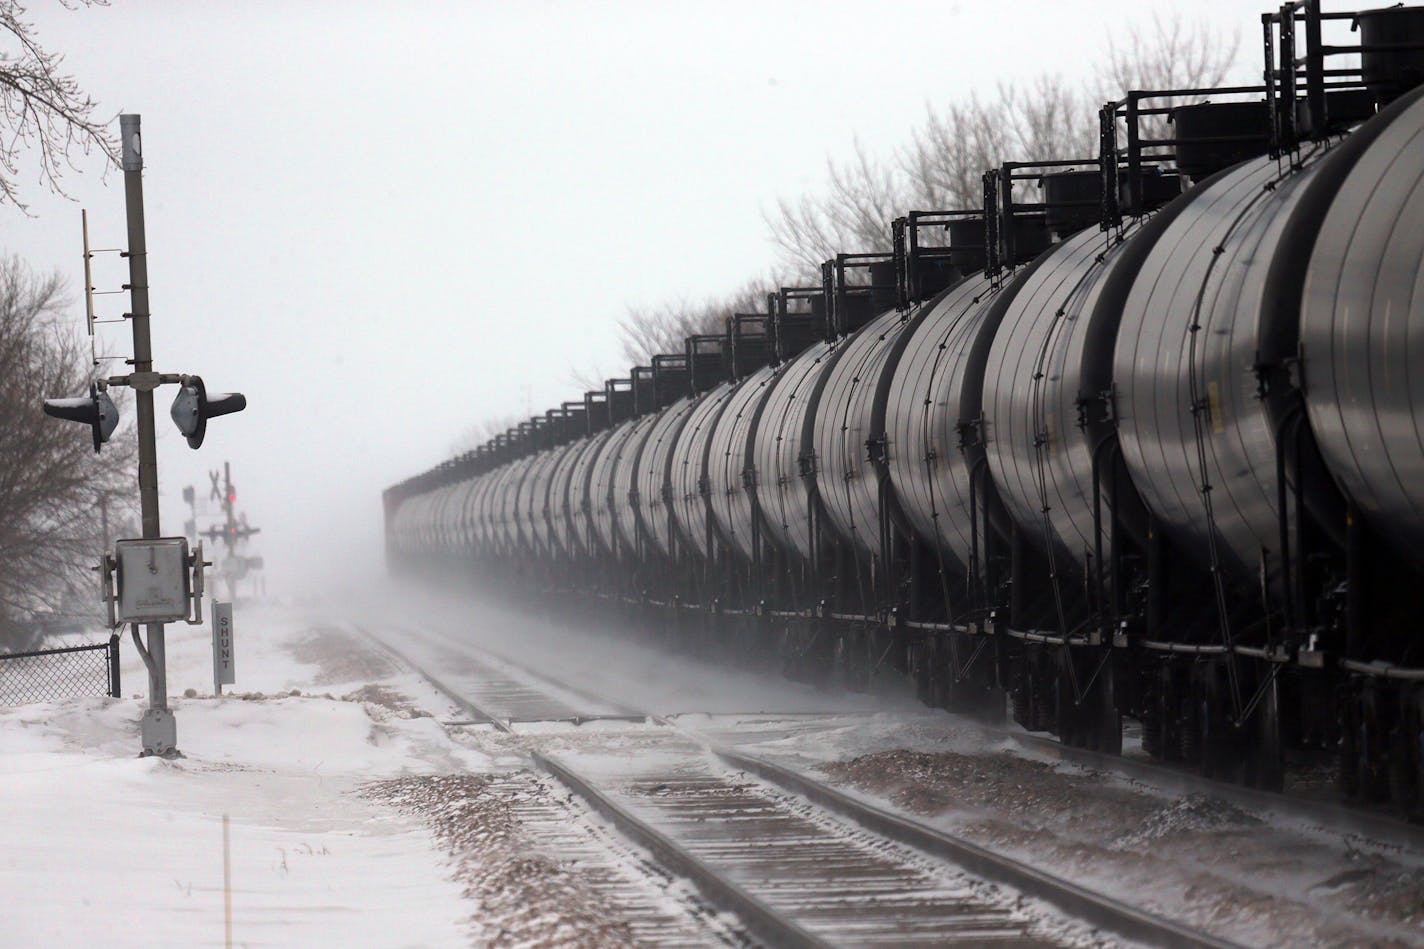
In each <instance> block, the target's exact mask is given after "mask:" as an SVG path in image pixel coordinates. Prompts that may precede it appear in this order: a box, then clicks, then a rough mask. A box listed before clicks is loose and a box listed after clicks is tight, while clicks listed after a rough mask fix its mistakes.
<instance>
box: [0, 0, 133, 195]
mask: <svg viewBox="0 0 1424 949" xmlns="http://www.w3.org/2000/svg"><path fill="white" fill-rule="evenodd" d="M61 3H63V5H64V6H65V7H67V8H70V9H74V8H75V7H76V6H102V5H104V0H61ZM63 66H64V57H63V56H61V55H59V54H58V53H55V52H52V51H51V50H48V49H46V48H45V47H44V46H42V45H40V42H39V40H38V39H37V38H36V37H35V32H34V25H33V24H32V23H30V22H29V21H28V20H27V19H26V12H25V7H24V5H23V4H21V3H19V2H17V0H0V203H8V204H11V205H14V206H15V207H18V208H20V209H22V210H23V209H25V207H26V205H25V203H24V202H23V201H21V200H20V186H19V183H18V178H19V175H20V168H21V156H23V155H32V156H33V158H34V160H35V161H37V162H38V163H39V178H40V181H41V182H43V183H44V184H45V186H47V187H48V188H50V189H51V190H53V191H56V192H59V193H61V194H63V193H64V191H63V188H62V187H61V184H60V182H61V179H62V178H63V177H64V172H65V170H66V169H72V168H74V157H75V155H76V154H81V155H88V154H90V153H91V152H94V151H98V152H99V153H101V154H102V155H104V157H105V158H106V159H107V160H108V161H109V162H110V163H111V164H117V163H118V146H117V144H116V142H115V141H114V137H113V136H112V135H111V134H110V133H109V131H108V129H107V128H106V126H107V124H108V120H107V119H104V120H101V119H99V118H96V116H95V111H96V110H97V109H98V104H97V103H96V102H95V101H94V100H93V99H92V98H91V97H90V96H89V95H88V94H86V93H85V92H84V91H83V90H81V89H80V88H79V83H78V82H77V81H76V80H75V79H74V77H73V76H71V75H69V74H67V73H65V72H64V71H63Z"/></svg>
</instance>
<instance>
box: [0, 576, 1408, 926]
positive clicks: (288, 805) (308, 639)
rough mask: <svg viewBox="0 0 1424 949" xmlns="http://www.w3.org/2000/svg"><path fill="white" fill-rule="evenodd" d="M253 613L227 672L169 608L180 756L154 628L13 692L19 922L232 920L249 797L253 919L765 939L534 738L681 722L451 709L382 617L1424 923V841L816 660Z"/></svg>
mask: <svg viewBox="0 0 1424 949" xmlns="http://www.w3.org/2000/svg"><path fill="white" fill-rule="evenodd" d="M235 628H236V669H237V680H238V681H237V685H236V686H235V687H233V689H232V694H230V695H228V696H225V697H222V698H214V697H213V696H212V695H211V690H212V685H211V652H210V645H209V632H208V630H207V629H206V628H194V627H187V626H176V627H169V643H168V671H169V684H170V693H171V695H172V699H171V704H172V706H173V708H174V711H175V713H176V715H177V721H178V744H179V747H180V748H181V749H182V750H183V752H184V757H182V758H180V759H177V760H173V761H164V760H157V759H141V758H139V757H137V753H138V749H139V737H138V721H139V718H140V716H141V715H142V712H143V708H144V705H145V702H144V701H143V700H142V699H140V698H139V696H140V695H143V694H145V693H146V687H147V678H146V675H145V673H144V671H143V668H142V665H141V663H140V662H139V661H138V659H137V657H136V656H135V654H134V650H133V648H132V645H131V644H129V643H128V642H125V644H124V647H123V656H124V663H123V679H124V684H125V689H124V692H125V694H126V695H127V696H128V697H126V698H123V699H106V698H87V699H76V700H72V701H67V702H60V703H45V704H35V705H28V706H21V707H13V708H3V707H0V949H5V947H9V946H25V947H28V946H97V945H103V946H167V945H182V946H202V945H219V946H221V945H223V940H224V898H223V897H224V892H223V836H222V821H223V817H224V816H225V815H226V816H227V817H228V818H229V821H230V832H231V881H232V882H231V902H232V932H233V944H234V945H238V946H303V947H305V946H328V945H330V946H342V947H358V946H383V947H384V946H463V945H472V944H473V945H482V946H483V945H501V946H503V945H523V946H544V945H553V944H557V945H577V946H588V947H598V949H602V947H605V946H610V945H635V944H643V943H646V942H647V941H648V939H646V938H645V936H646V934H647V933H649V932H653V931H657V932H661V933H663V934H664V935H663V938H662V939H661V941H662V942H663V943H664V944H674V945H684V944H716V943H725V942H727V941H729V940H730V941H736V938H737V937H736V933H735V923H733V922H729V921H718V920H715V919H711V918H710V917H708V916H707V914H706V912H705V907H703V908H701V909H699V907H698V904H697V898H696V895H695V894H692V893H690V892H684V891H685V890H686V889H687V888H686V887H685V886H683V887H682V888H681V889H679V884H678V883H677V881H672V880H669V879H663V878H658V877H657V874H656V873H655V872H654V871H653V869H651V863H650V861H648V859H647V858H646V855H642V854H641V853H640V852H638V851H637V848H636V847H634V846H632V845H630V844H628V843H627V842H623V843H619V842H617V841H616V840H614V838H615V837H616V835H615V834H613V833H612V831H611V830H610V829H609V828H608V827H607V826H605V825H603V824H601V822H600V820H599V819H598V818H597V817H596V816H594V815H592V814H591V813H589V812H587V809H586V808H582V807H581V806H579V805H577V804H576V803H574V802H572V801H571V800H570V799H569V796H568V794H567V792H566V791H564V790H562V789H560V788H559V787H558V786H557V785H555V784H554V783H552V782H550V781H548V780H546V779H544V778H541V777H540V776H538V775H537V774H534V773H532V772H530V771H529V770H528V761H527V757H526V756H525V752H526V751H527V750H528V748H529V747H531V746H533V745H537V746H538V747H539V748H540V749H541V750H543V751H546V752H552V753H555V754H559V755H572V756H575V757H577V758H578V759H579V760H580V761H584V762H586V761H587V760H589V759H590V756H593V758H594V759H595V760H597V761H598V762H600V767H601V768H603V769H604V770H608V769H613V770H615V771H616V770H618V769H620V768H631V767H633V766H634V765H637V766H639V767H644V768H647V767H652V766H653V765H654V764H655V763H656V761H657V756H658V755H659V754H660V753H661V752H660V749H662V748H663V747H664V746H665V744H666V741H667V739H668V737H669V734H670V733H669V730H667V729H659V728H657V727H655V726H649V725H643V724H641V723H631V722H625V721H617V720H605V721H594V722H590V723H587V724H583V725H581V726H579V725H573V724H568V723H562V722H557V721H541V722H539V723H532V722H531V723H526V724H521V725H518V726H517V727H516V729H515V732H516V733H515V734H513V735H509V734H502V733H498V732H495V731H493V730H491V729H490V728H489V727H488V726H478V727H453V728H447V727H445V726H444V725H442V722H448V721H452V720H454V721H458V720H464V719H467V718H468V713H467V712H466V711H463V710H461V709H458V708H455V707H453V706H452V705H451V704H450V703H449V701H448V700H447V699H445V698H444V697H443V696H442V695H441V694H440V693H439V692H438V691H436V690H435V689H434V688H433V687H432V686H431V685H430V683H429V682H427V681H426V680H425V679H424V678H422V677H421V676H419V675H418V674H416V673H414V672H413V671H411V670H410V669H409V668H407V667H406V666H405V665H404V664H403V663H401V662H399V661H398V660H396V659H395V658H394V657H393V656H392V655H391V654H390V653H388V652H386V651H385V650H383V649H382V648H381V647H380V646H378V645H377V644H376V643H374V642H373V641H372V640H371V639H370V638H368V637H367V636H366V635H364V634H363V633H362V632H361V630H362V629H363V628H364V629H367V630H370V631H372V632H375V633H378V634H379V637H380V638H381V639H384V640H388V641H391V642H392V643H393V644H394V645H397V646H398V648H399V649H400V650H401V651H402V652H403V653H405V654H406V655H408V656H409V657H410V658H411V659H413V660H414V661H416V662H418V663H419V664H421V665H423V666H426V667H427V668H430V669H431V670H432V671H433V672H435V673H437V674H438V675H439V677H440V678H442V679H443V680H444V681H446V682H447V683H449V684H450V685H452V686H454V687H456V688H457V689H466V688H469V687H470V686H471V684H472V681H473V679H472V677H477V676H478V675H481V674H482V673H481V672H480V671H479V670H480V669H483V670H484V673H483V674H488V672H489V669H490V668H491V667H490V666H478V665H472V664H471V659H470V656H471V652H472V649H471V647H472V646H479V647H485V648H490V649H493V650H495V651H496V652H498V653H499V654H500V655H502V656H504V657H506V660H507V662H508V664H509V667H510V674H511V675H512V676H514V677H515V678H517V677H518V673H517V666H519V665H524V666H528V667H531V668H538V669H542V670H545V671H546V672H547V673H548V674H550V675H552V676H554V677H555V678H557V679H559V680H561V681H563V682H564V683H566V684H567V685H568V686H569V687H570V689H571V690H572V691H570V692H568V693H567V694H565V695H564V696H563V699H564V700H565V702H566V703H567V704H569V705H571V706H573V707H576V708H577V709H578V710H580V711H585V710H588V709H584V708H582V707H581V706H582V705H590V706H592V705H597V704H598V702H597V700H594V701H592V702H590V701H589V700H587V699H586V698H580V696H581V695H582V694H583V693H596V694H597V695H598V696H602V697H603V698H604V699H605V700H607V701H605V702H604V703H603V704H608V703H609V702H617V703H621V704H626V705H629V706H633V707H635V708H639V709H644V710H647V711H652V712H657V713H660V714H662V715H670V716H675V717H676V722H677V724H678V728H679V729H680V730H681V732H682V733H683V734H684V735H686V734H691V733H701V734H703V735H707V736H710V737H712V738H714V739H716V740H718V741H722V742H727V743H731V744H736V745H740V746H742V747H743V748H745V749H748V750H751V751H753V752H755V753H759V754H764V755H768V756H770V757H773V758H776V759H779V760H781V761H783V762H784V763H786V764H789V765H792V766H794V767H799V768H803V769H806V770H809V771H813V772H816V771H818V772H820V773H821V774H823V775H825V776H827V777H829V778H831V779H832V780H834V781H836V782H838V783H841V784H842V785H843V786H845V787H846V788H847V789H849V790H851V791H853V792H854V793H858V794H862V795H864V796H866V797H868V798H870V799H872V800H875V801H877V802H879V803H881V804H882V805H884V806H888V807H890V808H892V809H897V810H900V811H903V812H906V813H909V814H913V815H915V816H917V817H919V818H921V819H928V820H930V821H932V822H934V823H938V824H941V825H943V826H944V827H946V828H947V829H950V830H953V831H955V832H956V833H963V834H967V835H968V836H970V837H971V838H973V839H977V840H978V841H980V842H981V843H983V844H985V845H986V846H990V847H992V848H994V849H999V850H1003V851H1005V852H1009V853H1013V854H1016V855H1019V856H1022V857H1025V858H1027V859H1029V860H1030V861H1031V862H1034V863H1037V864H1039V865H1042V866H1045V867H1046V868H1050V869H1056V870H1057V872H1060V873H1063V874H1066V875H1068V876H1071V877H1073V878H1075V879H1079V880H1080V881H1082V882H1084V883H1085V884H1088V885H1091V886H1101V887H1103V888H1105V889H1107V890H1108V891H1111V892H1117V893H1118V894H1119V895H1121V896H1123V897H1125V898H1128V899H1130V900H1135V901H1139V902H1141V903H1142V904H1144V905H1149V906H1152V907H1153V908H1155V909H1158V910H1159V911H1162V912H1164V913H1166V914H1167V915H1173V916H1176V917H1178V918H1180V919H1184V920H1190V921H1191V922H1194V923H1196V924H1198V925H1203V926H1206V927H1207V928H1209V929H1212V930H1213V931H1216V932H1217V933H1218V934H1220V935H1225V936H1228V937H1229V938H1234V939H1239V940H1241V941H1243V942H1246V943H1249V944H1254V945H1275V944H1285V943H1288V944H1295V945H1307V944H1309V945H1341V944H1353V943H1355V942H1357V941H1364V942H1372V943H1374V944H1377V945H1382V946H1393V945H1400V946H1404V945H1416V944H1424V936H1419V930H1418V928H1417V927H1418V923H1419V920H1420V919H1424V902H1421V899H1424V854H1419V853H1415V852H1413V851H1411V850H1409V849H1408V848H1401V847H1390V846H1388V845H1385V846H1379V845H1377V844H1367V843H1366V842H1364V841H1361V840H1358V839H1351V838H1342V837H1338V836H1335V835H1332V834H1325V833H1314V832H1304V831H1302V830H1301V829H1300V828H1298V827H1294V826H1287V825H1278V824H1277V823H1276V822H1275V821H1273V820H1272V819H1271V818H1270V817H1268V816H1267V815H1247V814H1241V813H1237V812H1235V811H1232V810H1230V809H1223V808H1222V807H1220V806H1218V803H1219V802H1215V801H1214V800H1195V799H1179V797H1178V796H1177V795H1175V794H1172V793H1170V792H1164V791H1159V790H1152V789H1149V788H1146V787H1141V786H1138V785H1137V784H1135V783H1133V782H1125V781H1123V780H1121V779H1116V778H1113V777H1112V776H1110V775H1102V774H1098V773H1095V772H1087V771H1083V770H1082V769H1076V768H1069V767H1065V766H1062V765H1061V764H1058V763H1054V762H1052V761H1049V760H1039V758H1037V757H1035V756H1034V755H1033V754H1030V753H1025V752H1023V751H1022V750H1021V749H1020V750H1018V751H1015V747H1014V745H1013V743H1012V742H1008V741H1007V740H1006V739H1005V737H1004V735H1003V734H1002V733H1000V732H995V731H985V730H983V729H982V728H980V727H979V726H977V725H975V724H974V723H972V722H967V721H965V720H962V719H956V718H954V717H952V716H948V715H945V714H944V713H942V712H935V711H931V710H928V709H925V708H924V707H922V706H920V705H918V704H917V703H915V702H914V701H913V700H911V699H910V698H908V697H907V696H906V695H898V696H897V695H879V696H872V695H851V694H845V693H836V692H829V691H823V690H817V689H815V688H812V687H811V686H808V685H805V684H802V683H795V682H789V681H787V680H785V679H783V678H781V677H779V676H777V675H775V674H772V673H770V672H763V673H758V672H753V671H750V670H746V669H738V668H734V667H731V666H727V665H718V664H716V663H713V662H702V661H697V660H693V659H688V658H686V657H684V656H679V655H674V654H673V653H672V652H670V651H668V650H665V649H659V648H655V647H652V646H650V645H649V644H648V643H646V642H640V641H638V639H637V638H636V637H633V636H630V635H611V634H608V633H606V632H600V631H598V630H596V629H594V628H592V627H591V626H588V627H585V624H572V625H570V624H567V623H564V624H560V623H554V622H546V621H543V620H542V619H541V618H540V617H538V616H537V615H531V614H530V613H529V612H527V611H523V610H515V609H513V608H508V607H506V608H497V607H492V606H488V605H480V604H475V603H472V602H470V601H468V600H464V599H459V598H453V597H444V596H436V595H433V594H429V593H419V594H416V593H413V592H411V591H407V590H401V589H400V588H396V587H391V588H382V589H378V590H367V591H365V592H364V593H363V594H361V595H359V596H352V597H347V598H344V599H343V600H342V601H340V602H339V603H337V604H305V605H291V604H287V605H279V604H268V605H261V606H259V605H245V604H239V606H238V608H237V611H236V623H235ZM96 638H97V637H96ZM481 654H482V655H483V653H481ZM185 692H190V693H191V694H188V695H185ZM506 697H507V696H506ZM699 914H701V918H700V920H699ZM689 927H690V928H689ZM668 933H674V934H679V933H683V934H688V935H687V938H683V937H682V936H680V935H673V936H672V937H670V938H669V937H668V935H667V934H668ZM640 934H643V935H640Z"/></svg>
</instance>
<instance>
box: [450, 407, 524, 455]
mask: <svg viewBox="0 0 1424 949" xmlns="http://www.w3.org/2000/svg"><path fill="white" fill-rule="evenodd" d="M528 420H529V416H527V415H497V416H493V417H491V418H487V419H483V420H482V421H479V422H475V423H473V424H471V425H469V426H467V427H466V428H465V430H464V431H463V432H461V433H460V435H459V437H458V438H456V439H455V440H454V441H453V442H451V443H450V451H451V452H452V453H453V454H456V455H463V454H464V453H465V452H467V451H474V450H475V449H476V448H478V447H480V446H481V445H483V444H484V443H485V442H487V441H489V440H490V439H491V438H494V437H495V436H496V435H502V434H504V433H505V432H507V431H509V430H510V429H511V428H514V427H515V426H516V425H518V424H519V423H520V422H527V421H528Z"/></svg>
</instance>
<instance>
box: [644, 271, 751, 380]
mask: <svg viewBox="0 0 1424 949" xmlns="http://www.w3.org/2000/svg"><path fill="white" fill-rule="evenodd" d="M777 285H778V284H777V283H776V281H775V278H774V277H755V278H753V279H751V280H748V281H747V282H746V283H744V284H742V285H741V286H740V287H738V288H737V289H736V290H733V291H732V292H731V293H727V294H724V295H721V296H717V297H712V298H710V299H707V300H702V301H700V302H693V301H689V300H680V301H678V302H676V303H666V304H661V305H658V306H649V307H636V306H630V307H629V308H628V311H627V313H625V314H624V316H623V318H622V319H620V320H619V321H618V335H619V336H620V337H621V338H622V342H623V355H624V356H626V357H627V358H628V360H629V362H630V364H632V365H647V363H648V362H649V360H651V359H652V358H653V357H654V356H655V355H657V354H659V353H680V352H682V351H683V347H684V345H685V340H686V339H687V337H689V336H695V335H699V334H706V333H713V334H715V333H721V332H724V331H725V330H726V328H727V318H728V317H730V316H731V315H732V314H733V313H761V312H764V311H765V310H766V295H767V294H768V293H769V292H771V291H772V290H773V289H774V288H775V287H776V286H777Z"/></svg>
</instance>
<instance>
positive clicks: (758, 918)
mask: <svg viewBox="0 0 1424 949" xmlns="http://www.w3.org/2000/svg"><path fill="white" fill-rule="evenodd" d="M355 628H356V629H358V630H359V631H360V632H361V633H362V635H364V636H365V637H366V638H368V639H370V640H371V641H372V642H374V643H376V644H378V645H379V646H381V647H382V648H383V649H385V650H386V651H387V652H389V653H390V654H391V655H392V656H394V657H396V659H398V660H399V661H400V662H401V663H402V664H403V665H405V666H407V667H408V668H410V669H412V670H414V671H415V672H417V673H419V674H420V675H421V676H422V677H424V679H425V680H426V681H427V682H429V683H430V684H431V685H432V686H433V687H434V688H435V689H436V690H437V691H438V692H440V693H441V694H442V695H444V696H445V697H446V698H447V699H449V700H450V701H451V702H454V703H455V704H456V705H457V706H459V707H460V708H461V709H462V710H463V711H464V712H465V713H466V714H469V715H471V716H473V718H474V719H475V720H476V721H477V722H479V723H481V724H483V723H488V724H491V725H493V726H494V727H495V728H497V729H498V730H499V731H501V732H505V733H507V734H513V728H512V725H513V724H516V722H514V721H513V720H511V719H501V718H499V717H498V716H496V715H493V714H490V713H489V712H486V711H485V710H483V709H481V708H480V707H479V706H477V705H475V704H474V703H472V702H471V701H470V700H469V699H467V698H465V697H464V696H463V695H461V694H460V693H459V692H457V691H456V690H455V689H453V688H451V687H450V686H449V685H447V684H445V683H444V682H442V681H440V680H439V679H437V678H436V677H435V676H433V675H431V674H430V673H429V672H428V671H427V670H426V669H425V667H424V666H422V665H419V664H418V663H416V662H414V661H413V660H412V659H411V658H410V657H409V656H407V655H405V653H403V652H402V651H401V650H398V649H396V648H395V647H394V646H392V645H390V644H389V643H387V642H386V641H385V640H383V639H381V637H379V636H377V635H375V634H374V633H372V632H370V631H369V630H367V629H365V628H363V627H360V626H357V627H355ZM486 651H487V650H486ZM490 654H491V655H495V656H497V654H496V653H490ZM510 664H511V665H515V666H517V667H519V668H521V669H523V667H522V666H519V664H518V663H510ZM525 671H531V670H525ZM535 675H536V676H538V678H542V679H544V680H545V681H546V682H550V684H552V685H555V686H556V687H559V688H563V686H562V685H561V684H559V683H557V682H553V681H551V680H549V679H548V678H547V677H545V676H539V675H538V674H537V673H536V674H535ZM570 691H574V692H575V694H584V693H583V691H582V690H570ZM644 717H645V716H641V715H640V716H639V718H640V719H642V718H644ZM529 756H530V758H531V759H532V760H533V761H534V763H535V764H536V765H538V766H539V768H540V769H541V770H543V771H544V772H545V773H547V774H549V775H550V776H551V777H553V778H554V779H555V780H556V781H558V782H559V783H561V784H563V785H564V786H565V787H567V788H569V789H570V790H571V791H573V792H574V793H575V794H577V795H578V796H579V797H581V798H583V799H584V800H585V801H587V802H588V803H589V805H590V806H592V807H593V808H594V810H596V811H598V812H599V813H601V814H603V815H604V816H605V817H606V818H608V819H609V820H610V821H612V822H613V824H614V826H615V827H617V828H618V830H619V831H620V832H621V833H623V834H624V835H625V836H627V837H629V838H631V839H632V840H633V841H635V842H636V843H637V844H638V845H640V846H642V847H643V848H644V849H646V850H648V851H649V852H651V853H652V854H653V856H654V857H655V858H657V860H658V861H659V862H660V863H661V864H662V865H663V866H664V867H665V868H667V869H668V870H670V871H672V872H673V873H674V874H677V875H680V876H682V877H684V878H686V879H687V880H690V881H691V882H692V883H693V885H695V886H696V887H697V888H698V889H699V890H701V891H702V893H703V894H704V895H706V896H707V898H708V899H709V900H710V901H711V902H712V903H713V904H714V905H716V906H718V907H719V908H721V909H724V910H728V911H730V912H732V913H735V914H736V916H737V917H738V919H740V920H741V922H742V923H743V925H744V926H745V928H746V929H747V931H748V932H749V933H751V934H752V935H754V936H755V937H756V938H758V939H760V940H762V941H763V942H765V943H766V944H768V945H772V946H787V947H793V949H801V947H805V949H824V947H828V946H829V945H830V943H826V942H824V941H823V940H821V939H819V938H817V937H815V936H813V935H812V934H810V933H808V932H806V931H805V930H804V929H802V928H801V927H800V926H798V925H796V924H795V923H793V922H791V921H790V920H788V919H784V918H782V917H781V916H779V915H777V913H776V912H775V911H774V910H772V909H771V907H769V906H767V905H766V904H765V903H763V902H762V901H761V900H759V899H757V898H756V897H754V896H752V895H751V894H750V893H748V892H746V891H745V890H744V889H742V888H741V887H740V886H738V885H737V884H735V883H733V882H731V881H730V880H727V879H726V878H724V877H723V876H721V875H720V874H718V873H717V872H716V871H715V870H713V869H712V868H711V867H709V866H707V865H706V864H705V863H703V862H702V861H700V860H698V859H697V858H695V857H694V856H692V854H690V853H689V852H688V851H687V850H686V849H685V848H684V847H682V846H681V845H680V844H678V843H676V842H675V841H674V840H672V838H670V837H668V836H667V835H666V834H663V833H662V832H660V831H658V830H656V829H654V828H653V827H652V826H651V825H650V824H648V823H647V822H646V821H643V820H641V819H639V818H637V817H635V816H634V815H633V814H632V813H630V812H629V811H628V810H627V809H626V808H624V807H622V806H621V805H619V804H618V803H617V802H616V801H614V800H613V799H612V798H610V797H608V796H607V795H605V794H604V793H603V792H601V791H599V790H598V789H597V788H596V787H594V786H593V784H591V783H590V782H589V781H588V780H587V779H585V778H584V777H582V776H581V775H579V774H578V773H577V772H575V771H574V770H572V769H571V768H570V767H569V766H568V765H566V764H564V763H563V762H561V761H559V760H557V759H556V758H553V757H552V756H550V755H546V754H542V753H541V752H538V751H534V750H533V749H530V750H529Z"/></svg>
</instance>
